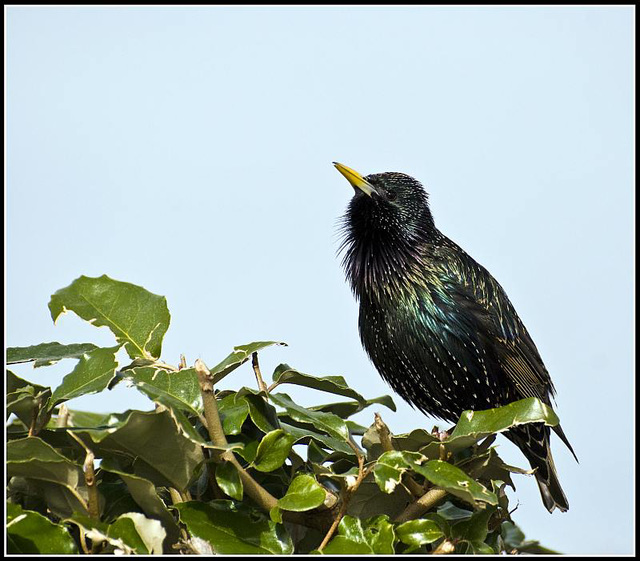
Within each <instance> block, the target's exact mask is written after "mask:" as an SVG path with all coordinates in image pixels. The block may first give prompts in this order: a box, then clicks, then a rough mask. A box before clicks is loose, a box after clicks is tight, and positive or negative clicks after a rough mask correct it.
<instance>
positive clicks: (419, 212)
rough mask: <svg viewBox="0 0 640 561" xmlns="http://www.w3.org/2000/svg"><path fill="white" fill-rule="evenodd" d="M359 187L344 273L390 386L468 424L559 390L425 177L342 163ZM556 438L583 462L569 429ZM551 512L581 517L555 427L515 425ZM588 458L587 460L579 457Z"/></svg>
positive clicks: (348, 225) (511, 434)
mask: <svg viewBox="0 0 640 561" xmlns="http://www.w3.org/2000/svg"><path fill="white" fill-rule="evenodd" d="M334 165H335V167H336V168H337V169H338V171H339V172H340V173H341V174H342V175H344V176H345V177H346V178H347V180H348V181H349V183H351V185H352V186H353V187H354V190H355V193H354V196H353V198H352V199H351V202H350V203H349V206H348V209H347V212H346V214H345V216H344V223H343V229H344V232H343V233H344V239H343V243H342V245H341V250H342V251H344V255H343V266H344V268H345V272H346V276H347V279H348V280H349V282H350V283H351V288H352V290H353V292H354V294H355V296H356V298H357V299H358V300H359V301H360V312H359V320H358V323H359V331H360V338H361V340H362V344H363V346H364V348H365V350H366V352H367V354H368V355H369V357H370V359H371V361H372V362H373V364H374V366H375V367H376V368H377V370H378V372H380V374H381V375H382V377H383V378H384V379H385V380H386V381H387V382H388V383H389V384H390V385H391V387H392V388H393V390H394V391H395V392H397V393H398V394H399V395H400V396H401V397H402V398H403V399H405V400H406V401H408V402H409V403H410V404H411V405H412V406H414V407H417V408H418V409H420V410H421V411H422V412H424V413H426V414H428V415H431V416H434V417H438V418H441V419H444V420H445V421H449V422H456V421H457V420H458V418H459V416H460V414H461V413H462V412H463V411H464V410H467V409H473V410H483V409H490V408H494V407H499V406H502V405H506V404H508V403H511V402H513V401H517V400H519V399H524V398H527V397H537V398H539V399H540V400H541V401H543V402H544V403H545V404H547V405H549V406H551V403H550V398H551V397H553V396H554V395H555V389H554V387H553V383H552V382H551V378H550V377H549V373H548V372H547V369H546V368H545V366H544V364H543V362H542V359H541V358H540V354H539V353H538V349H537V348H536V346H535V344H534V343H533V341H532V339H531V337H530V335H529V333H528V332H527V330H526V328H525V326H524V325H523V323H522V321H520V318H519V317H518V314H516V311H515V309H514V308H513V305H512V304H511V302H510V301H509V298H508V297H507V295H506V293H505V291H504V290H503V289H502V287H501V286H500V285H499V284H498V282H497V281H496V280H495V279H494V278H493V277H492V276H491V274H490V273H489V272H488V271H487V270H486V269H485V268H484V267H483V266H482V265H480V264H478V263H477V262H476V261H474V260H473V259H472V258H471V257H470V256H469V255H467V254H466V253H465V252H464V251H463V250H462V249H461V248H460V247H459V246H458V245H457V244H455V243H454V242H453V241H451V240H450V239H449V238H448V237H446V236H445V235H444V234H442V233H441V232H440V231H439V230H438V229H437V228H436V226H435V224H434V221H433V217H432V215H431V211H430V209H429V204H428V195H427V193H426V192H425V190H424V188H423V187H422V185H421V184H420V182H418V181H417V180H416V179H414V178H413V177H410V176H408V175H405V174H403V173H395V172H388V173H377V174H372V175H368V176H366V177H363V176H362V175H360V174H359V173H358V172H356V171H354V170H352V169H351V168H348V167H347V166H345V165H342V164H339V163H336V162H334ZM553 429H554V431H555V432H556V433H557V434H558V436H559V437H560V438H561V439H562V441H563V442H564V443H565V444H566V445H567V446H568V447H569V449H570V450H571V452H572V453H573V455H574V457H575V453H574V452H573V449H572V448H571V445H570V444H569V441H568V440H567V437H566V436H565V434H564V432H563V431H562V429H561V428H560V426H559V425H558V426H556V427H553ZM505 436H506V437H507V438H509V439H510V440H511V441H512V442H514V443H515V444H516V445H517V446H518V447H519V448H520V450H521V451H522V452H523V454H524V455H525V456H526V458H527V459H528V460H529V463H530V464H531V467H532V468H535V472H534V473H535V477H536V480H537V482H538V487H539V488H540V493H541V495H542V500H543V502H544V505H545V507H546V508H547V510H548V511H549V512H553V510H554V509H555V508H556V507H557V508H558V509H560V510H561V511H563V512H564V511H566V510H568V509H569V503H568V501H567V498H566V496H565V494H564V493H563V491H562V488H561V487H560V483H559V481H558V476H557V474H556V469H555V466H554V463H553V457H552V456H551V449H550V446H549V440H550V430H549V427H548V426H546V425H544V424H543V423H530V424H526V425H522V426H520V427H517V428H513V429H511V430H509V431H507V432H506V433H505ZM576 460H577V457H576Z"/></svg>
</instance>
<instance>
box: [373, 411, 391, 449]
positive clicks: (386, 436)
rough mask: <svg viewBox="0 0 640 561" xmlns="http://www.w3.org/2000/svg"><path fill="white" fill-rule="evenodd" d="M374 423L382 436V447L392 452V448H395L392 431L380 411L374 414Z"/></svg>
mask: <svg viewBox="0 0 640 561" xmlns="http://www.w3.org/2000/svg"><path fill="white" fill-rule="evenodd" d="M373 424H374V426H375V427H376V432H377V433H378V436H379V437H380V444H381V445H382V449H383V450H384V451H385V452H391V451H392V450H394V447H393V442H391V431H390V430H389V427H388V426H387V425H386V424H385V422H384V421H383V420H382V417H381V416H380V415H379V414H378V413H374V414H373Z"/></svg>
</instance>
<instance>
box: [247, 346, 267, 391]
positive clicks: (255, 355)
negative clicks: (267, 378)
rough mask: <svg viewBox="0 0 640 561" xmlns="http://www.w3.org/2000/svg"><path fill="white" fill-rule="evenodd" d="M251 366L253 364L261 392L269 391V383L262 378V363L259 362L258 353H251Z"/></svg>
mask: <svg viewBox="0 0 640 561" xmlns="http://www.w3.org/2000/svg"><path fill="white" fill-rule="evenodd" d="M251 366H253V372H254V374H255V375H256V380H257V382H258V389H259V390H260V391H261V392H265V393H269V390H268V388H267V384H265V383H264V380H263V379H262V373H261V372H260V365H259V364H258V353H257V352H256V353H252V354H251Z"/></svg>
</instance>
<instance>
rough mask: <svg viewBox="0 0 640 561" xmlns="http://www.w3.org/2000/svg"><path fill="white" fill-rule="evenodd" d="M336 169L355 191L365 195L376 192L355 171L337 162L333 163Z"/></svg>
mask: <svg viewBox="0 0 640 561" xmlns="http://www.w3.org/2000/svg"><path fill="white" fill-rule="evenodd" d="M333 165H334V166H336V169H337V170H338V171H339V172H340V173H341V174H342V175H344V176H345V177H346V178H347V181H348V182H349V183H351V185H353V187H354V188H355V189H360V191H362V192H363V193H364V194H365V195H369V196H370V197H371V195H372V194H373V193H375V192H376V189H375V187H374V186H373V185H371V183H369V182H368V181H367V180H366V179H365V178H364V177H362V175H360V174H359V173H358V172H357V171H356V170H354V169H351V168H349V167H347V166H345V165H343V164H340V163H338V162H333Z"/></svg>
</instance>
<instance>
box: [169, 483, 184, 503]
mask: <svg viewBox="0 0 640 561" xmlns="http://www.w3.org/2000/svg"><path fill="white" fill-rule="evenodd" d="M169 496H170V497H171V504H174V505H175V504H178V503H183V502H184V499H183V498H182V495H181V494H180V491H178V490H177V489H176V488H175V487H169Z"/></svg>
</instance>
